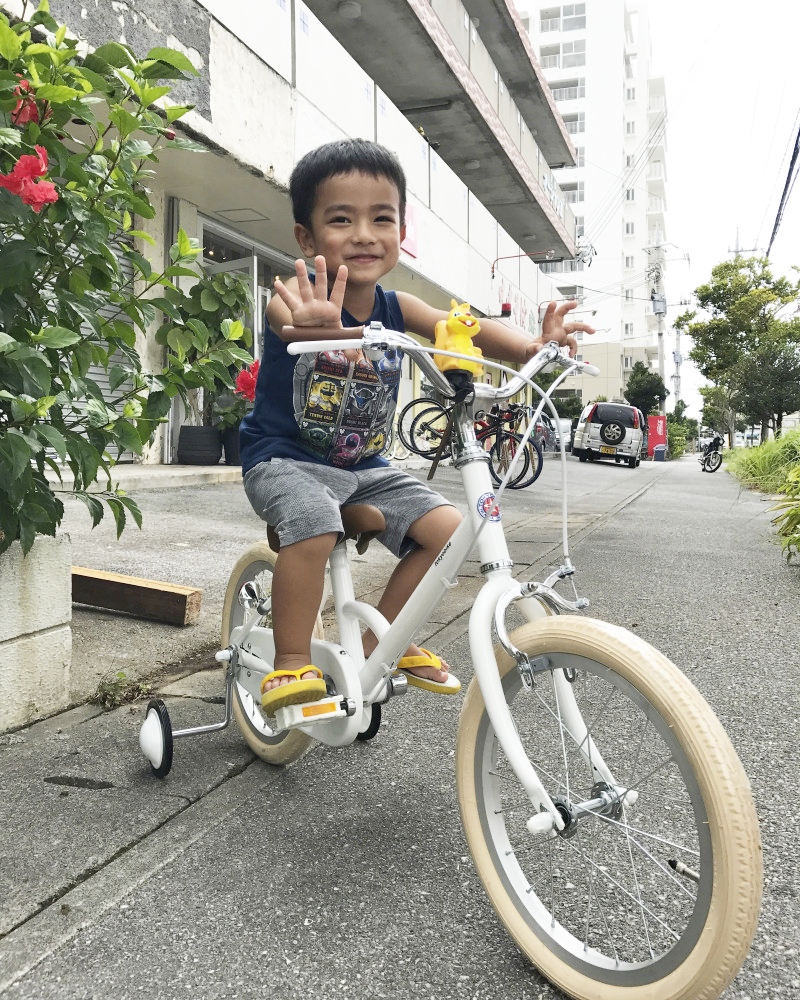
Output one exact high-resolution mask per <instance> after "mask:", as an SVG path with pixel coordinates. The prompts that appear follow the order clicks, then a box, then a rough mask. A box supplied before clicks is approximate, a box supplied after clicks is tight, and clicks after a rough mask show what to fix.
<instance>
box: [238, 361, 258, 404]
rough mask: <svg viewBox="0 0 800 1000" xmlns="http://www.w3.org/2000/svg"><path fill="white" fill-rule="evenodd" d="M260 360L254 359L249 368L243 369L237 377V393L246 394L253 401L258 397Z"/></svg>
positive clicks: (245, 396)
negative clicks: (257, 383) (257, 382)
mask: <svg viewBox="0 0 800 1000" xmlns="http://www.w3.org/2000/svg"><path fill="white" fill-rule="evenodd" d="M258 368H259V362H258V361H254V362H253V363H252V365H250V366H249V367H248V368H244V369H242V371H240V372H239V374H238V376H237V378H236V394H237V395H239V396H244V398H245V399H249V400H250V402H251V403H252V402H253V400H254V399H255V398H256V380H257V379H258Z"/></svg>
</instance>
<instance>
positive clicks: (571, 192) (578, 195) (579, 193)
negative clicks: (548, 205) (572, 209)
mask: <svg viewBox="0 0 800 1000" xmlns="http://www.w3.org/2000/svg"><path fill="white" fill-rule="evenodd" d="M561 192H562V194H563V195H564V201H566V203H567V204H568V205H574V204H575V202H576V201H583V181H579V182H578V183H577V184H562V185H561Z"/></svg>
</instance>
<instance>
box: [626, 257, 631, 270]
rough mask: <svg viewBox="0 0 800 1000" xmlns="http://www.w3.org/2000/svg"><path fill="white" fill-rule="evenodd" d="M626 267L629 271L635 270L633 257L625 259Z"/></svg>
mask: <svg viewBox="0 0 800 1000" xmlns="http://www.w3.org/2000/svg"><path fill="white" fill-rule="evenodd" d="M625 267H626V268H627V270H629V271H630V270H631V269H632V268H633V257H626V258H625Z"/></svg>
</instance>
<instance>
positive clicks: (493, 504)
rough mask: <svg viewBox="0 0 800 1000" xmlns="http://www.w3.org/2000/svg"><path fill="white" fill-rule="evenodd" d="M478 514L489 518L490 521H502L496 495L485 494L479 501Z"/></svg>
mask: <svg viewBox="0 0 800 1000" xmlns="http://www.w3.org/2000/svg"><path fill="white" fill-rule="evenodd" d="M478 513H479V514H480V515H481V517H488V518H489V520H490V521H499V520H500V504H499V503H498V502H497V501H496V500H495V498H494V493H484V494H483V496H482V497H480V498H479V500H478Z"/></svg>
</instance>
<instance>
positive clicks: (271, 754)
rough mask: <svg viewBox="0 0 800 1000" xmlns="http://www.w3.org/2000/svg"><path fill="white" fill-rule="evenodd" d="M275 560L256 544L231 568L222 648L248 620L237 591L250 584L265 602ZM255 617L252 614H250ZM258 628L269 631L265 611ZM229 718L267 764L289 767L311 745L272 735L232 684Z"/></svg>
mask: <svg viewBox="0 0 800 1000" xmlns="http://www.w3.org/2000/svg"><path fill="white" fill-rule="evenodd" d="M276 559H277V556H276V555H275V553H274V552H273V551H272V549H271V548H270V547H269V545H268V544H267V542H266V541H260V542H256V544H255V545H251V546H250V548H249V549H248V550H247V551H246V552H245V553H244V555H243V556H242V557H241V559H239V561H238V562H237V563H236V565H235V566H234V568H233V572H232V573H231V575H230V579H229V580H228V589H227V591H226V592H225V603H224V605H223V609H222V642H221V645H222V648H223V649H224V648H225V647H226V646H228V645H229V644H230V641H231V633H232V632H233V630H234V629H235V628H237V627H238V626H240V625H244V624H245V620H246V619H247V620H249V617H248V616H247V615H246V613H245V611H244V609H243V608H242V607H241V605H240V604H239V601H238V597H239V591H240V590H241V589H242V587H243V586H244V584H245V583H248V582H253V583H254V584H255V585H256V587H257V589H258V592H259V596H260V597H261V598H262V600H263V599H264V598H269V596H270V594H271V590H272V574H273V572H274V569H275V560H276ZM253 613H254V614H256V612H253ZM256 624H258V625H265V626H266V627H271V624H272V623H271V616H270V612H269V611H268V612H267V613H266V614H265V615H263V616H262V619H261V621H260V622H257V623H256ZM313 634H314V637H315V638H317V639H322V638H323V632H322V619H321V618H320V617H319V615H318V616H317V621H316V625H315V626H314V633H313ZM233 717H234V719H235V720H236V724H237V725H238V727H239V729H240V730H241V732H242V736H243V737H244V740H245V743H247V745H248V746H249V747H250V749H251V750H252V751H253V753H254V754H255V755H256V756H257V757H260V758H261V759H262V760H265V761H267V763H269V764H290V763H291V762H292V761H293V760H297V758H298V757H299V756H300V754H302V753H303V751H304V750H306V748H307V747H309V746H310V745H311V743H312V742H313V741H312V739H311V737H310V736H307V735H306V734H305V733H301V732H300V731H299V730H298V729H292V730H289V731H288V732H287V731H285V730H284V731H283V732H280V733H276V732H274V731H273V730H272V729H271V728H270V727H269V725H268V724H267V719H266V716H264V715H263V714H262V712H261V705H260V703H259V702H257V701H256V700H255V699H254V698H253V697H252V695H250V694H249V692H248V691H246V690H245V688H244V687H242V685H241V684H239V683H237V681H236V680H235V679H234V683H233Z"/></svg>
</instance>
